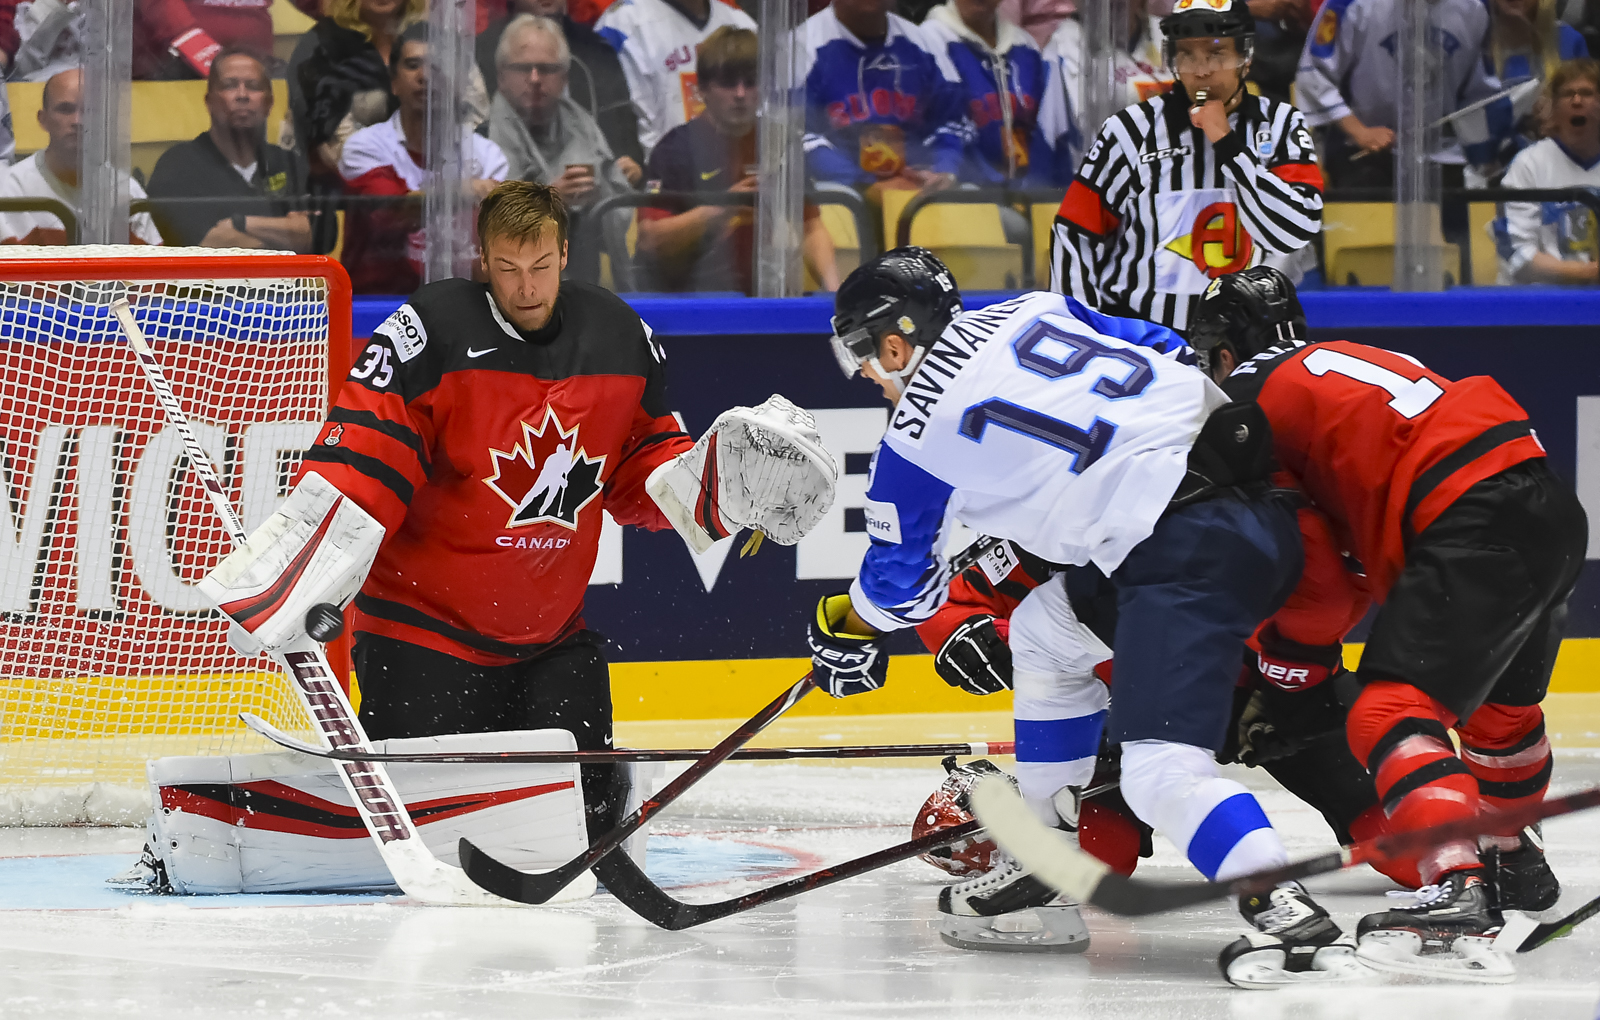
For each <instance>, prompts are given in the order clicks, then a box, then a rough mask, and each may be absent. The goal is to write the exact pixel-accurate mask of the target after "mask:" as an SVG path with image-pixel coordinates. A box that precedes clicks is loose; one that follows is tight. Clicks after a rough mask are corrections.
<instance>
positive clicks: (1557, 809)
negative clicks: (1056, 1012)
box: [971, 778, 1600, 948]
mask: <svg viewBox="0 0 1600 1020" xmlns="http://www.w3.org/2000/svg"><path fill="white" fill-rule="evenodd" d="M971 798H972V805H973V808H974V811H975V813H976V814H977V816H978V818H979V819H980V820H981V821H982V822H983V823H984V826H985V827H986V828H987V829H988V830H989V835H990V836H991V837H992V838H993V839H994V841H995V842H996V843H998V844H1000V846H1001V847H1002V848H1004V849H1005V850H1007V851H1008V852H1010V853H1011V854H1012V856H1014V857H1016V858H1017V860H1019V861H1021V862H1022V864H1023V866H1024V867H1026V868H1028V869H1029V870H1030V871H1032V872H1033V873H1034V875H1036V876H1038V878H1039V879H1040V880H1041V881H1043V882H1044V883H1046V884H1047V885H1049V886H1051V887H1053V888H1054V889H1055V890H1056V891H1057V892H1060V893H1062V894H1064V895H1067V896H1071V897H1073V898H1075V899H1076V900H1078V902H1080V903H1090V904H1093V905H1094V906H1096V907H1099V908H1100V909H1102V910H1106V911H1110V912H1111V913H1113V914H1121V915H1123V916H1128V917H1137V916H1140V915H1144V914H1158V913H1161V912H1163V911H1168V910H1179V909H1181V908H1183V907H1188V906H1193V905H1194V904H1196V903H1205V902H1207V901H1209V900H1215V899H1222V898H1224V897H1226V896H1232V895H1239V894H1244V893H1252V892H1263V891H1265V890H1267V889H1271V888H1273V887H1274V886H1276V885H1277V884H1278V883H1280V882H1287V881H1289V880H1291V879H1300V878H1309V877H1310V876H1312V875H1321V874H1325V873H1327V872H1330V871H1339V870H1340V869H1342V868H1348V867H1350V866H1352V865H1355V864H1366V863H1369V862H1372V861H1383V860H1393V859H1395V858H1397V857H1407V856H1410V855H1412V854H1416V853H1419V852H1421V851H1424V850H1427V849H1430V848H1432V847H1434V846H1437V845H1438V844H1440V843H1446V842H1449V841H1451V840H1457V839H1472V838H1476V837H1477V836H1479V835H1482V834H1483V833H1486V832H1489V831H1492V830H1499V829H1502V828H1503V829H1505V830H1506V831H1512V832H1514V831H1516V830H1517V829H1520V828H1522V827H1523V826H1525V825H1531V824H1532V823H1534V822H1537V821H1539V820H1540V819H1544V818H1554V817H1556V816H1558V815H1566V814H1571V813H1572V812H1574V811H1583V810H1585V809H1587V808H1592V807H1596V806H1600V787H1590V788H1589V789H1586V790H1579V791H1577V792H1575V793H1569V794H1566V795H1565V796H1561V797H1552V798H1550V799H1549V800H1545V801H1542V802H1541V803H1538V804H1529V805H1524V806H1521V807H1518V808H1514V809H1512V810H1506V811H1486V812H1484V813H1482V814H1479V815H1477V816H1476V817H1474V818H1468V819H1463V820H1461V821H1456V822H1447V823H1445V824H1443V825H1434V826H1429V827H1428V828H1425V829H1416V830H1413V831H1411V832H1395V833H1388V834H1385V835H1382V836H1376V837H1374V838H1372V839H1368V840H1363V841H1361V842H1360V843H1357V844H1355V845H1354V846H1350V847H1341V848H1340V849H1339V850H1338V851H1336V852H1333V853H1327V854H1321V855H1319V856H1317V857H1311V858H1308V859H1306V860H1303V861H1295V862H1291V863H1289V864H1285V865H1283V866H1282V867H1277V868H1266V869H1263V870H1261V871H1256V872H1252V873H1250V874H1248V875H1241V876H1239V877H1238V878H1235V879H1232V880H1230V881H1227V882H1149V881H1144V880H1141V879H1137V878H1126V877H1123V876H1122V875H1119V874H1117V873H1116V872H1114V871H1112V870H1111V869H1110V868H1109V867H1107V866H1106V865H1104V864H1102V863H1101V862H1099V861H1098V860H1096V859H1094V858H1093V857H1091V856H1089V855H1088V854H1086V853H1084V852H1083V851H1082V850H1080V849H1078V848H1077V847H1076V846H1073V845H1072V844H1071V843H1070V842H1068V841H1067V840H1066V838H1065V836H1064V835H1063V834H1061V833H1059V832H1057V831H1056V830H1055V829H1051V828H1048V827H1046V826H1045V825H1043V824H1042V823H1040V822H1039V820H1038V819H1037V818H1035V817H1034V814H1033V812H1032V810H1030V809H1029V808H1028V806H1027V805H1026V804H1024V803H1023V801H1022V798H1021V797H1020V796H1018V795H1017V793H1016V791H1014V790H1013V789H1012V788H1011V784H1010V783H1008V782H1006V781H1004V780H1001V779H993V778H989V779H984V780H981V781H980V782H979V783H978V784H977V785H976V786H974V787H973V789H972V794H971ZM1585 909H1587V908H1585ZM1597 909H1600V908H1597ZM1578 913H1580V914H1581V913H1583V911H1579V912H1578ZM1574 916H1576V915H1574ZM1579 920H1582V918H1579ZM1557 923H1558V925H1559V924H1561V923H1562V922H1557ZM1573 923H1574V924H1576V923H1577V922H1576V921H1574V922H1573ZM1529 937H1530V938H1531V937H1532V936H1529ZM1546 941H1548V939H1546ZM1523 944H1524V945H1526V944H1527V942H1526V940H1524V943H1523ZM1530 948H1531V947H1530Z"/></svg>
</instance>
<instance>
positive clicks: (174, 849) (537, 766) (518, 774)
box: [147, 730, 594, 894]
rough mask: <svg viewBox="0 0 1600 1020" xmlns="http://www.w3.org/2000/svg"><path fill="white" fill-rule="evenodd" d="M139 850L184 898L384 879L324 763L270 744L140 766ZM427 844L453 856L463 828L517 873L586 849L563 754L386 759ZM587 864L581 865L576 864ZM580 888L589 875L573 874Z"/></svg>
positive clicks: (398, 746) (410, 744) (473, 746)
mask: <svg viewBox="0 0 1600 1020" xmlns="http://www.w3.org/2000/svg"><path fill="white" fill-rule="evenodd" d="M373 747H374V749H375V750H377V751H380V752H381V751H389V752H410V751H458V752H463V751H571V750H575V749H576V748H577V743H576V741H575V740H574V739H573V737H572V734H571V733H570V732H568V731H567V730H522V731H512V732H503V733H473V734H458V735H451V736H441V737H417V738H412V739H405V740H388V741H376V742H374V744H373ZM147 770H148V774H149V778H150V787H151V790H152V793H153V799H154V801H155V804H154V808H155V810H154V814H153V816H152V819H151V822H150V839H151V849H152V850H153V851H154V852H155V854H156V856H157V857H159V858H160V860H161V862H162V863H163V864H164V865H165V867H166V873H167V878H168V880H169V881H170V882H171V884H172V887H173V891H175V892H179V893H189V894H215V893H237V892H250V893H256V892H261V893H267V892H339V891H352V890H359V889H381V888H388V887H391V886H393V885H394V879H393V877H391V875H390V874H389V870H388V868H387V867H385V865H384V863H383V859H382V858H381V857H379V856H378V851H377V849H376V847H375V846H374V845H373V842H372V839H371V838H370V837H369V836H368V835H367V830H366V828H365V826H364V825H363V824H362V821H361V817H360V816H359V815H358V814H357V813H356V810H355V806H354V805H353V804H352V802H351V800H350V797H349V794H348V793H347V792H346V791H345V787H344V784H343V783H342V782H341V781H340V779H339V776H338V773H337V772H335V771H334V769H333V767H332V763H331V762H329V761H326V760H324V759H320V758H312V757H309V756H307V755H301V754H296V753H294V752H292V751H280V752H273V753H269V754H247V755H232V756H227V757H184V758H162V759H159V760H157V761H153V762H151V763H150V764H149V766H148V767H147ZM388 770H389V775H390V777H391V778H392V779H393V780H394V784H395V786H396V788H397V789H398V791H399V793H400V795H401V797H402V799H403V800H404V801H405V804H406V808H407V810H408V811H410V813H411V817H412V819H413V821H415V822H416V823H417V830H418V832H419V833H420V835H421V836H422V840H423V842H424V843H425V844H426V845H427V847H428V849H429V851H431V852H432V853H433V854H434V856H436V857H437V858H439V860H441V861H443V862H445V863H446V864H451V865H458V864H459V863H460V857H459V854H458V844H459V841H460V839H461V838H462V837H463V836H464V837H466V838H468V839H471V840H472V841H473V843H475V844H476V845H478V846H479V847H481V848H483V850H484V851H486V852H487V853H489V854H490V855H492V856H494V857H496V858H498V859H500V860H502V861H505V862H506V863H507V864H509V865H511V866H512V867H514V868H520V869H522V870H524V871H541V870H549V869H551V868H555V867H559V866H560V865H562V864H565V863H566V862H567V861H569V860H571V859H572V858H574V857H576V856H578V855H579V854H581V853H583V851H584V850H585V849H586V848H587V846H588V837H587V834H586V831H585V828H584V811H583V792H582V787H581V785H580V784H579V779H578V766H577V765H575V764H565V765H562V764H544V763H518V764H499V763H497V764H478V765H474V764H433V763H411V762H398V763H394V764H391V765H389V766H388ZM586 874H589V873H586ZM586 881H587V884H588V889H589V891H591V892H592V891H593V888H594V882H593V876H592V874H590V876H589V878H588V879H587V880H586Z"/></svg>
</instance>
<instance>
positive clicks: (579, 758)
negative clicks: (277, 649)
mask: <svg viewBox="0 0 1600 1020" xmlns="http://www.w3.org/2000/svg"><path fill="white" fill-rule="evenodd" d="M239 718H241V719H243V720H244V723H245V725H246V726H248V727H250V729H252V730H254V731H255V732H256V733H258V734H260V735H261V736H263V737H266V738H267V739H268V740H271V741H272V742H273V743H275V744H278V745H279V746H281V747H286V748H288V749H289V750H291V751H297V752H299V753H300V754H308V755H311V756H313V757H316V758H328V759H331V760H333V761H382V762H419V763H425V764H426V763H436V764H446V765H502V764H503V765H513V764H515V765H525V764H537V763H545V764H552V765H555V764H567V763H570V762H577V763H579V764H583V765H594V764H601V763H604V762H614V761H695V760H697V759H700V758H704V757H705V756H706V755H707V754H709V753H710V751H709V749H707V748H663V749H659V750H652V749H647V748H628V749H625V750H615V751H412V752H397V753H390V752H380V751H364V750H354V749H349V750H347V749H339V750H331V749H329V748H325V747H318V746H316V745H315V744H309V743H307V742H305V741H303V740H296V739H295V738H294V737H292V736H290V735H289V734H287V733H285V732H283V731H282V730H280V729H278V728H277V727H276V726H273V725H272V724H271V723H268V722H266V721H265V720H263V719H261V718H260V717H259V716H256V715H252V714H251V713H249V712H240V713H239ZM1015 752H1016V744H1015V743H1013V742H1012V741H1009V740H990V741H978V742H970V743H965V744H854V745H850V744H846V745H841V746H837V747H829V746H825V745H824V746H817V747H741V748H740V749H739V750H737V751H735V752H733V753H732V754H730V755H729V756H728V760H729V761H788V760H790V759H797V758H799V759H816V758H821V759H829V758H944V757H948V756H949V755H952V754H954V755H960V756H962V757H982V756H984V755H990V754H1014V753H1015Z"/></svg>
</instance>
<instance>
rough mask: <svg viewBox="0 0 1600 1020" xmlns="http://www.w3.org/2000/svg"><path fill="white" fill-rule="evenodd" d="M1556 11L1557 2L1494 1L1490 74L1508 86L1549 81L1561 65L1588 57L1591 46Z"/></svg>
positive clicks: (1538, 0) (1553, 0) (1488, 56)
mask: <svg viewBox="0 0 1600 1020" xmlns="http://www.w3.org/2000/svg"><path fill="white" fill-rule="evenodd" d="M1556 7H1557V0H1491V3H1490V5H1489V12H1490V15H1491V17H1490V19H1489V24H1490V29H1489V46H1488V52H1487V53H1485V54H1484V59H1485V60H1486V61H1488V64H1489V73H1491V74H1493V75H1495V76H1496V77H1497V78H1499V79H1500V81H1501V82H1503V83H1504V84H1506V85H1514V84H1516V83H1517V82H1520V81H1526V80H1528V79H1529V78H1538V79H1540V80H1546V79H1548V78H1549V77H1550V75H1551V74H1553V73H1555V70H1556V68H1558V67H1560V66H1561V64H1562V62H1564V61H1568V60H1579V59H1582V58H1584V57H1587V56H1588V55H1589V44H1588V43H1586V42H1584V40H1583V36H1582V34H1580V33H1579V32H1578V30H1577V29H1576V28H1573V27H1572V26H1571V25H1569V24H1567V23H1566V22H1564V21H1562V20H1560V19H1559V18H1558V17H1556Z"/></svg>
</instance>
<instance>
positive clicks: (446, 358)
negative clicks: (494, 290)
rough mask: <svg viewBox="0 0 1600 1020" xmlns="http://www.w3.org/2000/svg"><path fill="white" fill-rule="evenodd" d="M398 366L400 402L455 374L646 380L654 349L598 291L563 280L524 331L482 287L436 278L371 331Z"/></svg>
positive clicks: (644, 332) (655, 359)
mask: <svg viewBox="0 0 1600 1020" xmlns="http://www.w3.org/2000/svg"><path fill="white" fill-rule="evenodd" d="M379 334H381V335H383V336H385V337H387V338H388V340H389V342H390V345H391V346H392V347H393V348H394V349H395V352H396V354H397V355H401V360H402V362H403V363H404V365H405V368H404V374H405V375H406V376H407V380H406V386H405V389H406V390H407V396H408V397H409V396H414V395H415V394H417V393H420V392H424V391H426V390H428V389H432V388H433V387H434V386H437V385H438V384H439V381H440V380H441V379H442V378H443V377H444V376H446V375H449V374H451V373H454V372H466V371H490V372H508V373H512V374H517V375H527V376H532V377H534V378H537V379H542V380H547V381H554V380H558V379H568V378H572V377H574V376H585V375H634V376H639V377H641V378H643V377H647V376H648V375H650V373H651V370H652V365H659V363H660V360H661V359H660V351H659V348H658V347H657V346H656V345H655V344H654V343H653V342H652V341H651V340H650V336H649V330H648V329H647V328H646V327H645V325H644V323H643V321H642V320H640V318H639V316H638V314H637V313H636V312H634V310H633V309H632V308H630V307H629V306H628V304H627V303H626V302H624V301H623V300H622V299H621V298H618V297H617V296H616V295H615V294H612V293H611V292H610V291H607V290H605V289H603V288H600V287H596V286H593V285H591V284H585V283H577V282H572V281H567V282H563V283H562V285H561V291H560V295H559V297H558V298H557V300H556V310H555V313H554V314H553V315H552V317H551V320H550V322H549V323H548V324H547V325H546V326H545V327H543V328H542V329H539V330H536V331H534V332H531V333H530V332H524V331H522V330H519V329H517V328H516V326H514V325H513V324H512V323H511V322H510V320H508V319H507V318H506V317H505V315H504V314H503V313H501V311H500V309H499V308H498V307H497V306H496V305H495V303H494V299H493V297H492V296H491V295H490V293H489V288H488V287H487V286H486V285H484V284H481V283H474V282H472V281H471V280H441V281H439V282H437V283H430V284H428V285H426V286H424V287H422V288H421V289H419V290H418V291H417V292H416V293H414V294H412V295H411V297H410V299H409V300H407V301H406V303H405V304H404V305H402V306H401V307H400V308H399V309H397V310H396V311H395V313H394V314H393V315H391V316H390V317H389V318H388V319H386V320H385V321H384V323H383V324H382V325H381V326H379V327H378V328H377V329H376V330H374V335H375V336H377V335H379Z"/></svg>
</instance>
